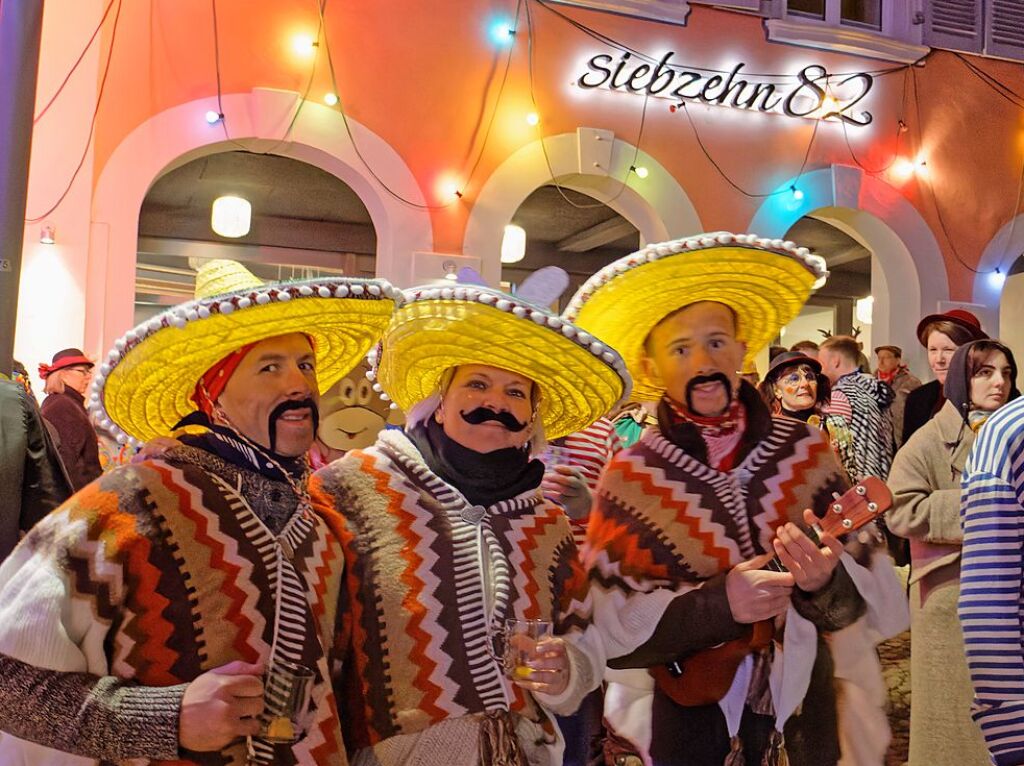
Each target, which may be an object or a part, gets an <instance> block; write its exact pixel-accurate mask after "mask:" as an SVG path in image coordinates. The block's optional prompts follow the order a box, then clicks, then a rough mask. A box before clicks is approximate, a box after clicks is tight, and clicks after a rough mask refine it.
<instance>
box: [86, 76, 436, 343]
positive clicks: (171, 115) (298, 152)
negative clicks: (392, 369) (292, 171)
mask: <svg viewBox="0 0 1024 766" xmlns="http://www.w3.org/2000/svg"><path fill="white" fill-rule="evenodd" d="M298 98H299V96H298V94H296V93H292V92H289V91H281V90H271V89H265V88H257V89H254V90H253V91H252V92H250V93H236V94H229V95H225V96H224V97H223V99H222V103H223V108H224V114H225V115H226V121H227V125H228V126H229V130H230V133H231V140H230V141H227V140H225V138H224V131H223V128H222V126H221V125H220V124H217V125H212V126H211V125H209V124H207V123H206V122H205V120H204V119H203V115H204V114H205V113H206V111H207V110H210V109H214V110H215V109H216V103H215V100H214V99H199V100H197V101H192V102H189V103H186V104H180V105H178V106H175V107H172V108H170V109H167V110H165V111H163V112H161V113H159V114H157V115H154V116H153V117H151V118H150V119H149V120H147V121H146V122H144V123H143V124H142V125H140V126H138V127H137V128H136V129H135V130H133V131H132V132H131V133H130V134H128V136H127V137H125V139H124V140H123V141H122V142H121V143H120V144H119V145H118V146H117V148H116V149H115V150H114V152H113V153H112V154H111V156H110V158H109V160H108V161H107V163H106V165H105V166H104V168H103V172H102V173H101V174H100V176H99V179H98V181H97V183H96V188H95V192H94V194H93V203H92V232H91V237H90V244H89V273H88V281H87V289H86V293H87V296H88V299H87V301H86V328H85V329H86V333H85V337H86V344H87V346H88V347H90V348H104V349H105V348H108V347H109V346H110V344H111V343H112V342H113V340H114V339H115V338H116V337H118V336H119V335H120V334H122V333H123V332H124V331H125V330H126V329H128V328H129V327H131V326H132V323H133V321H132V320H133V314H132V302H133V286H134V279H127V280H126V279H125V275H133V274H134V273H135V255H136V249H137V237H138V227H139V213H140V210H141V206H142V201H143V199H144V198H145V196H146V193H147V191H148V190H149V187H150V186H151V185H152V184H153V182H154V181H155V180H156V179H157V178H158V177H159V176H160V175H162V174H163V173H166V172H167V171H169V170H172V169H173V168H175V167H178V166H180V165H182V164H184V163H186V162H190V161H191V160H194V159H196V158H198V157H201V156H204V155H208V154H213V153H216V152H222V151H230V150H231V149H234V148H239V147H240V146H241V147H244V148H246V149H250V150H252V151H260V152H270V153H273V154H280V155H282V156H285V157H291V158H293V159H296V160H300V161H302V162H307V163H309V164H311V165H315V166H317V167H319V168H321V169H323V170H325V171H327V172H328V173H331V174H333V175H335V176H337V177H338V178H340V179H341V180H342V181H344V182H345V183H346V184H348V186H349V187H351V189H352V190H353V191H354V192H355V193H356V194H357V195H358V196H359V198H360V199H361V200H362V202H363V204H364V205H366V209H367V210H368V211H369V214H370V218H371V219H372V221H373V225H374V228H375V229H376V231H377V253H376V260H377V274H378V276H382V277H385V278H392V279H394V278H396V277H397V276H398V275H400V274H401V268H402V262H407V261H408V259H409V258H410V256H411V253H412V252H413V251H416V250H430V249H431V247H432V245H433V230H432V226H431V222H430V216H429V213H428V212H427V211H426V210H425V209H423V208H420V207H418V206H420V205H424V204H425V200H424V197H423V194H422V191H421V190H420V188H419V185H418V184H417V182H416V179H415V177H414V176H413V174H412V171H411V170H410V169H409V168H408V166H407V165H406V164H405V162H404V161H403V160H402V159H401V157H399V155H398V153H397V152H395V151H394V149H392V148H391V147H390V146H389V145H388V144H387V143H386V142H385V141H384V140H383V139H381V138H380V137H379V136H377V135H376V134H375V133H373V132H371V131H370V130H369V129H367V128H365V127H363V126H362V125H361V124H359V123H358V122H356V121H355V120H353V119H352V118H351V117H349V118H348V126H349V128H350V129H351V132H352V135H353V137H354V138H355V141H356V142H357V144H358V149H359V152H358V154H357V152H356V148H355V146H354V145H353V142H352V140H351V139H350V138H349V134H348V131H347V130H346V127H345V124H344V118H343V117H342V115H341V113H340V112H338V111H337V110H335V109H331V108H329V107H326V106H323V105H321V104H317V103H314V102H311V101H310V102H306V104H305V105H304V106H303V107H302V113H301V114H300V116H299V119H298V120H296V122H295V125H294V127H293V128H292V132H291V134H290V135H289V137H288V140H287V141H280V140H279V137H280V136H281V135H282V134H283V133H284V132H285V130H286V129H287V126H288V124H289V122H290V121H291V119H292V116H293V114H294V110H295V108H296V105H297V104H298V103H299V102H298ZM364 158H365V161H366V163H368V164H369V165H370V166H371V167H372V168H373V171H374V173H376V174H377V176H378V177H379V178H381V179H384V180H385V181H386V183H387V184H388V186H389V188H390V189H391V190H392V191H393V192H394V193H395V194H398V195H401V196H402V197H404V198H405V199H407V200H409V201H410V202H412V203H413V204H412V205H410V204H406V203H404V202H402V201H401V200H398V199H397V198H396V197H395V196H394V194H392V193H391V192H389V190H388V189H386V188H384V186H383V185H382V184H381V183H380V182H379V181H377V179H376V178H374V177H373V175H372V174H371V173H370V172H369V171H368V170H367V167H366V164H364V161H363V159H364ZM396 281H401V280H400V279H398V280H396ZM115 285H116V287H113V286H115ZM112 287H113V289H112Z"/></svg>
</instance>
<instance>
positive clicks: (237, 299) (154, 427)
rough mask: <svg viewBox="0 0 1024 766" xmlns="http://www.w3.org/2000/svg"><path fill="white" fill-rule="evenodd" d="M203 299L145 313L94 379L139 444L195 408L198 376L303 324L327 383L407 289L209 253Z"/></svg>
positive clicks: (110, 416) (104, 416)
mask: <svg viewBox="0 0 1024 766" xmlns="http://www.w3.org/2000/svg"><path fill="white" fill-rule="evenodd" d="M195 296H196V297H195V300H193V301H189V302H188V303H183V304H181V305H179V306H175V307H173V308H170V309H168V310H167V311H164V312H163V313H161V314H159V315H157V316H155V317H153V318H152V319H150V320H148V321H146V322H143V323H142V324H140V325H139V326H138V327H136V328H135V329H133V330H129V331H128V332H127V333H125V335H124V337H122V338H120V339H118V340H117V341H116V342H115V343H114V348H113V349H112V350H111V351H110V352H109V353H108V354H107V356H106V357H105V359H104V361H103V363H102V364H101V365H100V367H99V371H98V373H97V374H96V377H95V379H94V381H93V388H92V392H91V394H90V401H89V407H90V409H91V411H92V413H93V417H94V418H95V419H96V420H97V422H98V423H99V424H100V426H101V427H103V428H105V429H106V430H108V431H110V432H111V433H113V434H114V435H115V436H116V437H117V438H118V441H120V442H122V443H124V442H125V441H131V442H132V443H133V444H137V443H139V442H144V441H147V440H149V439H152V438H154V437H157V436H166V435H167V434H168V433H170V432H171V430H172V429H173V428H174V426H175V425H176V424H177V423H178V421H180V420H181V419H182V418H183V417H185V416H186V415H188V414H189V413H191V412H194V411H195V409H196V406H195V404H194V403H193V402H192V401H191V398H190V397H191V396H192V393H193V392H194V391H195V387H196V383H197V382H198V381H199V379H200V377H202V375H203V374H204V373H205V372H206V371H207V370H208V369H210V367H212V366H213V365H214V364H216V363H217V362H219V361H220V360H221V359H223V358H224V357H225V356H227V355H228V354H230V353H231V352H232V351H235V350H236V349H238V348H240V347H242V346H244V345H247V344H250V343H256V342H259V341H261V340H266V339H268V338H273V337H277V336H279V335H288V334H290V333H296V332H301V333H304V334H305V335H307V336H309V337H310V338H311V339H312V341H313V345H314V352H315V354H316V372H317V381H318V384H319V387H320V390H321V391H325V390H327V389H328V388H330V387H331V386H332V385H333V384H334V383H335V382H336V381H338V380H339V379H341V378H342V377H343V376H344V375H345V374H346V373H347V372H348V371H349V370H351V369H352V368H353V367H355V366H356V365H357V364H358V363H359V361H360V359H361V358H362V357H363V356H364V355H365V354H366V352H367V351H368V350H369V349H370V347H371V346H373V344H374V343H376V342H377V341H378V339H379V338H380V335H381V333H382V332H383V331H384V328H385V327H387V324H388V321H389V320H390V319H391V315H392V314H393V313H394V310H395V307H396V306H397V305H400V304H401V300H402V297H401V291H400V290H398V289H397V288H395V287H392V286H391V285H390V284H389V283H388V282H386V281H384V280H379V279H355V278H351V279H350V278H346V277H330V278H323V279H310V280H305V281H299V282H283V283H272V284H271V283H264V282H262V281H260V280H259V279H258V278H257V277H256V276H254V275H253V274H252V273H251V272H250V271H248V269H246V268H245V267H244V266H242V264H240V263H237V262H235V261H226V260H211V261H206V262H204V263H203V265H202V266H201V267H200V268H199V269H198V271H197V272H196V289H195Z"/></svg>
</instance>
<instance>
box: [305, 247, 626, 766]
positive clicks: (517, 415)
mask: <svg viewBox="0 0 1024 766" xmlns="http://www.w3.org/2000/svg"><path fill="white" fill-rule="evenodd" d="M460 278H461V279H462V280H463V281H460V282H458V283H455V284H453V285H447V286H445V287H422V288H412V289H410V290H407V291H406V293H405V298H406V301H405V304H404V306H402V307H401V308H400V309H399V310H398V311H397V312H396V313H395V316H394V318H393V319H392V321H391V323H390V325H389V326H388V329H387V330H386V332H385V333H384V336H383V338H382V340H381V345H380V347H379V349H377V350H375V351H374V352H372V353H371V357H370V358H371V362H372V363H373V366H374V369H373V370H372V371H371V376H372V377H373V378H374V379H375V380H376V382H377V384H378V385H379V386H380V387H381V388H382V389H383V391H385V392H386V393H387V394H388V395H389V396H390V397H391V398H392V399H393V400H394V401H395V403H396V404H397V405H398V406H399V407H400V408H401V409H402V411H403V412H405V413H406V424H405V428H404V430H403V431H398V430H385V431H382V432H381V433H380V434H379V435H378V437H377V441H376V444H375V445H374V446H372V447H370V448H369V449H365V450H355V451H351V452H349V453H347V454H346V455H345V457H344V458H342V459H341V460H338V461H336V462H334V463H332V464H330V465H328V466H327V467H325V468H323V469H321V470H320V471H317V473H316V474H314V476H313V480H312V483H311V491H312V493H313V496H314V499H315V500H316V501H317V502H318V503H321V504H323V505H325V506H331V507H336V508H338V509H339V510H341V511H342V513H343V516H344V530H343V536H344V539H345V540H346V545H345V575H344V583H343V586H342V592H343V597H344V598H345V600H346V603H347V604H348V606H349V608H350V610H351V619H350V621H349V622H348V629H347V630H346V631H345V632H344V633H343V635H342V636H341V637H340V638H339V641H340V642H341V644H342V645H343V646H344V647H345V650H344V652H343V657H344V665H343V669H342V679H341V681H340V687H339V688H340V689H341V690H342V691H341V693H340V694H339V698H340V700H341V703H342V709H341V720H342V726H343V730H344V732H345V738H346V743H347V744H348V746H349V750H350V753H351V757H352V761H353V763H354V764H357V765H358V766H371V765H372V766H399V765H402V764H421V763H422V764H433V763H445V764H448V765H449V766H477V765H478V764H479V765H480V766H483V764H488V766H526V765H527V764H550V766H557V764H560V763H562V759H563V745H564V740H563V737H562V734H561V731H560V729H559V726H558V723H557V721H556V715H567V714H570V713H572V712H574V711H575V710H576V708H577V706H578V705H579V703H580V701H581V700H582V699H583V698H584V696H585V695H586V694H587V693H588V692H590V691H591V690H592V689H594V688H595V687H596V685H597V684H598V683H599V681H600V678H601V671H602V669H603V664H604V643H603V641H602V637H601V636H599V635H598V633H597V630H596V628H595V627H594V626H593V624H592V622H591V613H590V612H591V609H590V607H591V604H590V599H589V591H588V583H587V578H586V574H585V572H584V571H583V569H582V566H581V564H580V561H579V558H578V554H577V550H576V546H575V543H574V541H573V533H572V528H571V526H570V523H569V519H568V516H567V513H566V511H565V510H564V509H563V508H562V507H560V506H559V505H557V504H556V503H555V502H553V501H552V500H551V499H549V498H548V497H545V490H544V487H543V486H542V481H543V478H544V471H545V468H544V464H543V463H542V462H541V461H540V460H538V459H537V457H538V456H539V455H540V454H541V453H542V452H543V450H544V444H545V439H546V438H559V437H562V436H565V435H567V434H571V433H576V432H578V431H580V430H581V429H584V428H585V427H587V426H588V425H589V424H590V423H592V422H593V421H595V420H596V419H597V418H598V417H600V416H602V415H604V414H605V413H606V412H607V411H608V410H610V409H611V407H612V406H614V405H615V404H616V403H617V402H619V401H621V400H623V399H624V398H625V397H626V396H627V395H628V392H629V385H630V384H629V375H628V373H627V372H626V368H625V365H624V363H623V362H622V359H621V358H620V357H619V355H618V354H617V353H616V352H615V351H614V350H613V349H611V348H610V347H609V346H607V345H605V344H604V343H603V342H602V341H601V340H599V339H598V338H596V337H593V336H591V335H589V334H588V333H586V332H584V331H582V330H579V329H578V328H577V327H575V326H574V325H573V324H572V323H571V322H568V321H565V320H563V319H562V318H560V317H558V316H556V315H554V314H552V312H551V311H550V310H549V309H548V308H546V307H548V306H550V305H551V304H552V303H553V302H554V301H555V300H556V299H557V297H558V295H559V294H560V293H561V291H562V290H563V289H564V287H565V285H566V284H567V283H568V277H567V276H566V275H565V273H564V272H562V271H561V270H560V269H556V268H554V267H550V268H549V269H545V270H542V271H541V272H538V273H537V274H534V275H531V277H530V278H529V279H527V280H526V281H524V283H523V284H522V285H520V286H519V288H518V289H517V291H516V292H515V293H514V294H508V293H505V292H502V291H500V290H496V289H492V288H490V287H487V286H485V285H483V284H480V283H479V277H478V276H476V275H473V274H466V273H463V274H461V275H460ZM466 280H469V281H466ZM509 620H520V621H522V620H541V621H544V624H545V625H547V626H549V627H550V630H551V633H550V635H549V636H546V637H543V638H540V640H538V641H537V642H536V643H533V642H532V641H527V644H526V650H525V651H527V652H528V654H527V657H526V664H525V665H516V666H515V667H513V666H511V665H509V664H508V663H507V662H506V658H503V656H502V652H501V649H500V648H499V647H500V645H501V644H502V643H509V642H511V643H514V642H516V641H519V640H520V639H522V640H526V639H523V638H522V637H518V636H515V634H514V633H513V634H510V633H509V630H510V628H509V623H508V621H509ZM545 629H546V628H545ZM575 755H576V756H577V757H578V755H579V754H578V753H577V754H575Z"/></svg>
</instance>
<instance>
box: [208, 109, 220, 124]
mask: <svg viewBox="0 0 1024 766" xmlns="http://www.w3.org/2000/svg"><path fill="white" fill-rule="evenodd" d="M222 119H224V115H223V114H221V113H220V112H215V111H214V110H213V109H211V110H210V111H208V112H207V113H206V122H207V123H208V124H209V125H216V124H217V123H218V122H220V121H221V120H222Z"/></svg>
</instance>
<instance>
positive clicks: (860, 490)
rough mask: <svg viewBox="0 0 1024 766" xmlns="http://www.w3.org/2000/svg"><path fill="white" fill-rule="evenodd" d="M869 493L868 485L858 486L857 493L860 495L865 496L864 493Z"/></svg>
mask: <svg viewBox="0 0 1024 766" xmlns="http://www.w3.org/2000/svg"><path fill="white" fill-rule="evenodd" d="M867 493H868V490H867V487H865V486H864V485H859V486H858V487H857V494H858V495H860V496H861V497H864V495H866V494H867Z"/></svg>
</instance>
